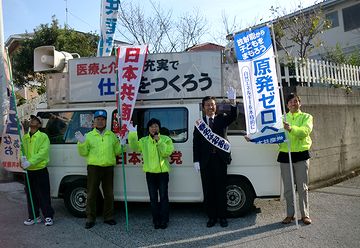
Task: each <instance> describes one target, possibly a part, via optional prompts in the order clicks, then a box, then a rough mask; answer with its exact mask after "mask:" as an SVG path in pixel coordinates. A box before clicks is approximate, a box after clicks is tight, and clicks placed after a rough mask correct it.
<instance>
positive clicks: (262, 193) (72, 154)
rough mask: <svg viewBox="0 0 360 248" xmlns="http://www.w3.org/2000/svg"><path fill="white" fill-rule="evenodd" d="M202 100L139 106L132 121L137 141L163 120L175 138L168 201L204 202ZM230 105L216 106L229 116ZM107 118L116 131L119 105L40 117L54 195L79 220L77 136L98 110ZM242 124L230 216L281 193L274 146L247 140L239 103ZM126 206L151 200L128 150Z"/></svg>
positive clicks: (136, 157)
mask: <svg viewBox="0 0 360 248" xmlns="http://www.w3.org/2000/svg"><path fill="white" fill-rule="evenodd" d="M200 102H201V99H198V100H189V101H186V103H184V102H179V101H175V100H173V101H161V100H156V101H149V102H145V103H144V102H143V104H137V105H136V107H135V110H134V113H133V122H134V123H135V124H137V125H138V134H139V137H143V136H144V135H146V123H147V122H148V120H150V119H151V118H157V119H159V120H160V121H161V125H162V130H161V131H160V133H162V134H167V135H168V136H169V137H171V138H172V140H173V142H174V146H175V151H174V152H173V154H172V155H171V157H170V163H171V166H172V170H171V172H170V181H169V199H170V202H201V201H202V200H203V195H202V188H201V179H200V174H199V173H197V172H196V171H195V170H194V168H193V156H192V142H193V140H192V139H193V131H194V123H195V120H197V119H198V118H201V116H202V111H201V103H200ZM97 105H98V104H97ZM229 106H230V105H229V104H225V103H218V110H219V111H221V112H226V111H229V110H230V107H229ZM99 109H101V110H105V111H106V112H107V114H108V119H107V128H109V129H111V130H113V131H116V128H117V126H118V125H117V120H116V118H115V117H116V113H117V111H116V108H115V103H112V104H111V103H107V104H105V105H104V106H103V107H99V106H96V107H95V106H94V107H91V106H90V104H86V105H85V104H78V105H77V106H76V107H74V108H66V109H56V108H55V109H43V110H41V109H40V110H38V113H37V114H38V115H39V116H41V118H42V119H43V121H44V126H43V131H44V132H46V133H47V134H48V136H49V139H50V142H51V149H50V162H49V166H48V169H49V174H50V184H51V196H52V197H61V198H64V202H65V206H66V207H67V209H68V210H69V211H70V212H71V213H72V214H73V215H74V216H78V217H83V216H85V207H86V174H87V172H86V161H85V159H84V158H82V157H81V156H79V154H78V151H77V145H76V139H75V136H74V133H75V132H76V131H78V130H80V131H81V132H82V133H83V134H85V133H86V132H88V131H90V130H91V129H92V119H93V114H94V113H95V111H96V110H99ZM238 109H239V111H238V112H239V115H238V119H237V120H236V121H235V122H234V123H233V124H232V125H231V126H230V127H229V129H228V139H229V141H230V143H231V145H232V162H231V164H230V165H229V166H228V186H227V199H228V201H227V202H228V213H229V216H232V217H236V216H241V215H243V214H245V213H246V212H248V211H249V209H250V208H251V206H252V205H253V201H254V198H255V197H274V196H278V195H279V194H280V182H281V181H280V171H279V164H278V163H277V162H276V156H277V146H276V145H255V144H252V143H248V142H246V141H245V139H244V137H243V135H244V131H241V130H243V129H244V127H245V123H244V115H243V106H242V104H238ZM124 155H125V156H124V164H125V174H126V189H127V199H128V201H137V202H144V201H149V197H148V192H147V186H146V179H145V174H144V173H143V171H142V162H141V155H140V154H139V153H136V152H133V151H132V150H131V149H130V148H129V147H127V150H126V153H125V154H124ZM121 164H122V162H121V158H118V164H117V166H116V169H115V175H114V177H115V180H114V197H115V200H118V201H122V200H124V188H123V173H122V165H121Z"/></svg>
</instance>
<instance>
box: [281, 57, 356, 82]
mask: <svg viewBox="0 0 360 248" xmlns="http://www.w3.org/2000/svg"><path fill="white" fill-rule="evenodd" d="M281 79H282V82H283V84H284V83H287V85H288V86H290V85H301V86H308V87H310V86H314V85H317V86H339V87H341V86H349V87H353V86H355V87H360V66H353V65H348V64H336V63H332V62H329V61H324V60H314V59H301V58H294V61H293V62H290V63H288V64H287V65H283V66H281Z"/></svg>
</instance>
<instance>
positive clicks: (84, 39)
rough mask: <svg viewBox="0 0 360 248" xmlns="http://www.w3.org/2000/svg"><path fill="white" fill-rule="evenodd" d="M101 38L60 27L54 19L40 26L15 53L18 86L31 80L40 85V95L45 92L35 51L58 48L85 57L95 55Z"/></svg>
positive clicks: (13, 60) (15, 72)
mask: <svg viewBox="0 0 360 248" xmlns="http://www.w3.org/2000/svg"><path fill="white" fill-rule="evenodd" d="M97 41H98V36H97V35H96V34H93V33H81V32H77V31H75V30H73V29H69V28H61V26H60V25H59V23H58V20H57V19H56V18H55V16H53V18H52V22H51V24H41V25H40V26H38V27H37V28H36V29H34V33H33V34H29V33H28V34H27V36H26V38H25V39H24V40H23V41H21V43H20V48H19V49H18V50H16V51H15V52H14V53H13V54H12V56H11V57H12V58H11V60H12V61H11V62H12V68H13V79H14V83H15V85H17V86H19V87H22V86H24V85H28V84H29V83H30V82H31V81H36V82H38V83H40V84H41V87H39V88H38V91H39V93H40V94H41V93H43V91H44V89H45V75H44V74H43V73H39V72H34V59H33V54H34V49H35V48H36V47H39V46H45V45H49V46H55V49H56V50H59V51H66V52H70V53H78V54H79V55H80V56H82V57H89V56H95V55H96V49H97Z"/></svg>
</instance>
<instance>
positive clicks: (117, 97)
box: [115, 48, 129, 231]
mask: <svg viewBox="0 0 360 248" xmlns="http://www.w3.org/2000/svg"><path fill="white" fill-rule="evenodd" d="M118 49H119V50H120V48H117V49H115V57H116V69H118V63H119V59H118V55H119V52H118ZM116 107H117V121H118V125H119V127H121V98H120V84H119V75H118V73H116ZM120 145H121V168H122V174H123V184H124V204H125V222H126V223H125V228H126V231H129V214H128V204H127V193H126V192H127V190H126V171H125V162H124V159H125V156H124V148H125V146H126V145H123V144H121V142H120Z"/></svg>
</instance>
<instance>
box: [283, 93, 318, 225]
mask: <svg viewBox="0 0 360 248" xmlns="http://www.w3.org/2000/svg"><path fill="white" fill-rule="evenodd" d="M286 104H287V107H288V109H289V112H288V113H287V114H286V122H285V121H284V128H285V130H287V131H288V138H289V139H290V145H291V148H290V152H291V160H292V166H293V173H294V181H295V184H296V189H297V191H298V194H299V205H300V212H301V220H302V221H303V223H304V224H305V225H309V224H311V219H310V216H309V203H308V185H307V184H308V171H309V159H310V152H309V150H310V147H311V144H312V141H311V138H310V133H311V131H312V129H313V117H312V116H311V115H310V114H308V113H304V112H302V111H301V110H300V107H301V99H300V97H299V96H297V95H296V94H294V93H291V94H290V95H289V96H288V97H287V99H286ZM277 161H278V162H280V168H281V177H282V180H283V183H284V197H285V200H286V212H287V216H286V218H285V219H284V220H283V221H282V223H283V224H289V223H291V222H292V221H294V220H295V217H294V214H295V210H294V200H293V194H292V185H291V176H290V163H289V154H288V144H287V143H286V142H284V143H281V144H280V145H279V155H278V158H277Z"/></svg>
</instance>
